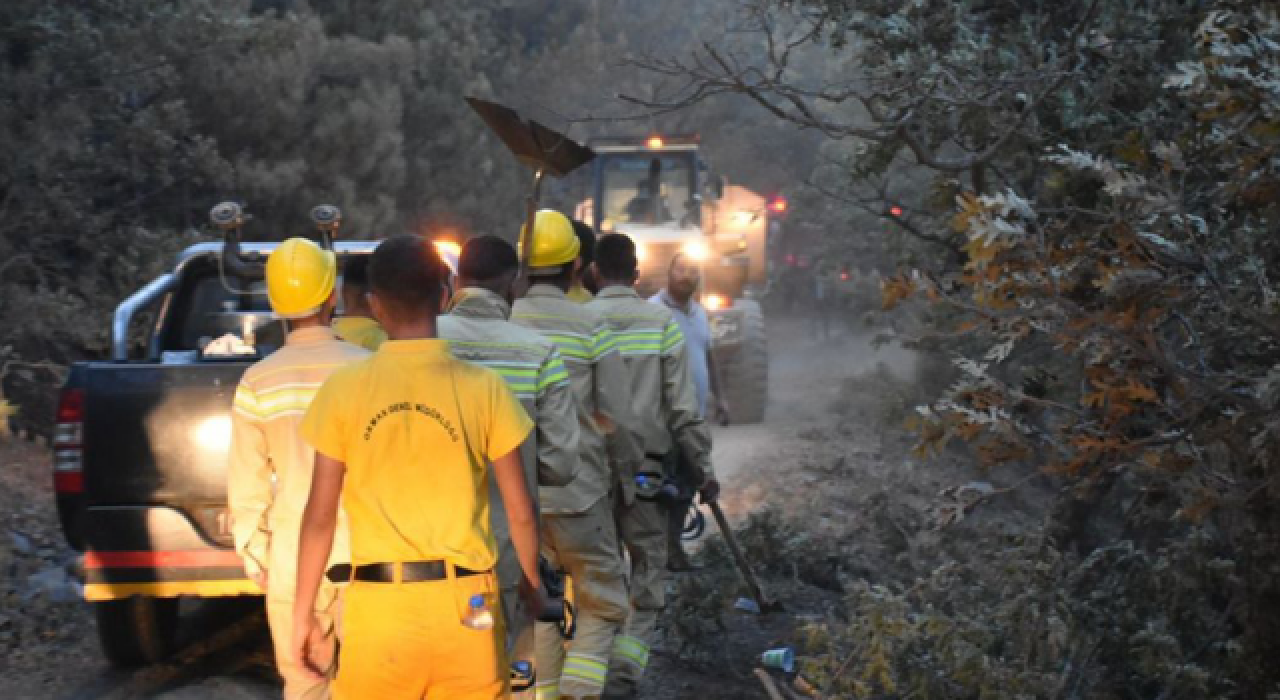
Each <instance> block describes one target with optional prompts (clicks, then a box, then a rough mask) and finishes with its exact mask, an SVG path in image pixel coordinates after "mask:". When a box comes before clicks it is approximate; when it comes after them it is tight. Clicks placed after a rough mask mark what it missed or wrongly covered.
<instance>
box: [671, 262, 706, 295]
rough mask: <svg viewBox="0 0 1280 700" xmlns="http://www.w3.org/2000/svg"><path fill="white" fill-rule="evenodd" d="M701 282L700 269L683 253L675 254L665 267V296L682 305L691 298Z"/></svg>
mask: <svg viewBox="0 0 1280 700" xmlns="http://www.w3.org/2000/svg"><path fill="white" fill-rule="evenodd" d="M701 281H702V268H700V267H699V266H698V263H697V262H696V261H695V260H693V258H690V257H689V256H688V255H685V254H684V253H676V254H675V256H674V257H672V258H671V265H670V266H669V267H667V294H668V295H670V296H671V298H672V299H674V300H676V301H678V302H680V303H681V304H684V303H686V302H688V301H689V300H690V299H692V298H693V295H694V293H696V292H697V291H698V283H699V282H701Z"/></svg>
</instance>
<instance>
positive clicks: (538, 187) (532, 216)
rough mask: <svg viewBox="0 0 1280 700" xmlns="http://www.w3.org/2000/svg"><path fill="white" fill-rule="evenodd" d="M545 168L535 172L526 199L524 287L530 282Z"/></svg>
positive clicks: (522, 240) (522, 243)
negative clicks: (531, 187)
mask: <svg viewBox="0 0 1280 700" xmlns="http://www.w3.org/2000/svg"><path fill="white" fill-rule="evenodd" d="M546 172H547V171H546V169H545V168H538V169H537V170H535V171H534V172H533V190H532V191H531V192H530V193H529V196H528V198H526V199H525V205H524V230H523V231H521V232H520V252H521V253H522V254H521V256H520V280H521V283H522V284H524V285H526V286H527V285H528V282H529V258H531V257H533V222H534V221H535V220H537V218H538V198H539V196H540V195H541V194H542V178H543V176H544V175H546Z"/></svg>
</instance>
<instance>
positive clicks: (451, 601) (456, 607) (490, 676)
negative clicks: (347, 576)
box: [334, 574, 510, 700]
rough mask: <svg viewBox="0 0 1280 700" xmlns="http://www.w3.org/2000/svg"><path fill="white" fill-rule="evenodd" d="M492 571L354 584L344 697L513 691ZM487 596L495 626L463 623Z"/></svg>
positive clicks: (433, 699) (346, 624) (452, 697)
mask: <svg viewBox="0 0 1280 700" xmlns="http://www.w3.org/2000/svg"><path fill="white" fill-rule="evenodd" d="M497 591H498V587H497V584H496V582H495V579H494V576H493V574H483V575H477V576H464V577H461V578H457V579H455V580H452V581H450V580H442V581H425V582H420V583H363V582H359V581H357V582H354V583H352V584H351V585H350V586H349V587H348V588H347V594H346V599H345V601H344V606H343V608H344V613H343V624H342V631H343V634H342V651H341V655H340V658H339V660H338V678H337V681H336V682H335V683H334V697H335V698H337V700H423V699H424V698H425V699H426V700H481V699H483V700H491V699H494V698H505V697H506V696H507V683H508V680H509V678H510V670H509V669H508V667H507V660H506V654H505V650H504V646H505V643H504V634H505V633H504V631H503V623H502V615H501V607H500V606H498V604H497V603H498V596H497ZM476 593H482V594H484V595H485V597H486V599H487V600H488V602H489V607H490V610H492V611H493V613H494V618H495V624H494V627H493V629H489V630H474V629H471V628H469V627H465V626H463V624H462V618H463V616H464V615H465V614H466V610H467V601H468V599H469V598H470V597H471V596H472V595H474V594H476Z"/></svg>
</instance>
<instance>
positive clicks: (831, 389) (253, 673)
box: [0, 318, 915, 700]
mask: <svg viewBox="0 0 1280 700" xmlns="http://www.w3.org/2000/svg"><path fill="white" fill-rule="evenodd" d="M770 350H771V365H770V406H769V410H768V417H767V419H766V421H765V422H764V423H762V424H760V425H751V426H731V427H728V428H717V429H716V431H715V454H714V458H715V463H716V466H717V471H718V474H719V476H720V479H721V481H722V483H723V484H724V489H725V496H724V503H725V507H726V510H727V511H728V512H729V514H730V517H731V518H734V519H741V518H742V517H743V516H745V515H746V514H747V513H749V512H754V511H756V510H759V509H760V508H761V507H763V506H766V505H769V499H770V494H769V492H770V489H769V487H768V484H769V483H770V482H773V483H778V482H777V480H782V481H786V480H788V479H791V478H792V476H793V475H794V476H795V478H806V479H809V478H812V476H811V475H808V476H806V475H805V474H803V473H802V472H803V470H802V469H800V468H799V465H800V463H801V462H803V461H804V460H805V459H806V457H805V455H807V454H810V453H811V449H810V448H811V447H812V444H813V443H814V441H821V440H825V439H826V438H825V437H824V436H827V435H832V434H836V433H837V432H838V431H839V430H840V426H839V425H838V424H839V423H840V421H841V420H844V419H845V418H847V416H844V415H842V414H839V413H833V412H832V410H831V408H832V406H833V405H838V404H839V402H840V401H841V400H842V391H843V390H844V387H845V381H844V380H845V379H847V378H849V377H853V376H856V375H859V374H862V373H865V372H867V371H869V370H872V369H874V368H875V367H876V365H877V364H880V363H883V364H884V365H886V366H887V367H888V368H889V370H890V371H892V372H893V373H894V374H896V375H898V376H900V377H902V378H910V376H911V375H912V374H913V372H914V370H915V360H914V358H913V357H912V356H911V355H910V353H908V352H905V351H902V350H900V349H894V348H881V349H879V350H876V349H874V348H872V346H871V335H870V334H852V333H850V332H849V331H848V330H845V331H844V332H843V333H840V334H837V335H836V336H834V337H832V338H830V339H827V340H819V339H818V338H816V337H815V335H814V334H813V333H812V329H811V328H810V327H809V325H808V324H807V323H806V322H805V321H804V320H801V319H794V318H792V319H771V320H770ZM860 435H861V434H860ZM857 439H858V440H863V439H864V437H860V438H857ZM848 448H849V449H854V450H857V449H862V448H861V447H858V446H857V445H851V446H848ZM840 449H841V450H844V449H845V447H840ZM0 479H3V481H0V486H2V487H3V489H2V492H0V499H3V500H2V501H0V517H4V518H6V519H4V520H0V523H3V527H4V529H7V530H8V532H4V533H0V546H3V547H5V549H3V550H0V555H4V556H0V576H6V577H7V578H0V586H3V587H0V592H3V593H4V594H5V598H4V600H5V602H6V603H5V606H4V607H3V608H2V609H0V697H3V698H32V699H35V698H67V699H69V700H116V699H119V698H164V699H166V700H206V699H209V700H212V699H213V698H219V699H221V698H239V699H258V698H271V697H277V696H278V692H279V691H278V687H277V686H276V685H275V683H276V681H275V680H274V674H273V672H272V666H271V651H270V640H269V638H268V637H267V634H266V631H265V625H264V623H263V620H262V616H261V614H260V612H258V611H257V610H256V609H255V608H256V605H255V604H254V602H253V601H242V602H241V603H240V604H238V605H237V604H236V602H234V601H232V602H230V603H217V604H212V605H210V604H201V605H191V606H188V608H186V609H184V615H186V616H187V617H188V618H189V619H190V620H192V625H191V630H192V631H191V632H190V634H189V635H188V637H189V640H188V644H187V646H186V648H184V649H183V650H182V651H181V652H179V653H178V654H177V655H176V656H175V657H174V658H173V659H171V660H170V661H168V662H166V663H164V664H160V665H157V666H153V667H151V668H147V669H142V670H137V671H118V670H113V669H111V668H110V667H108V666H107V664H106V663H105V662H104V661H103V660H102V658H101V656H100V654H99V652H98V649H97V640H96V633H95V630H94V626H93V621H92V615H91V612H90V610H89V609H88V606H87V605H86V604H84V603H82V602H74V601H70V602H54V601H52V600H49V599H48V596H46V595H45V594H43V593H40V592H33V591H32V590H31V587H30V585H29V581H30V579H31V577H32V576H33V575H35V574H40V573H41V572H42V571H45V570H47V569H49V568H50V567H58V566H62V565H63V564H64V562H65V560H66V559H67V558H69V557H71V556H72V553H71V552H70V551H69V550H67V549H66V547H65V545H63V544H62V543H61V539H60V537H61V536H60V534H59V532H58V530H57V523H56V516H55V515H54V512H53V505H52V498H51V495H50V494H49V492H48V479H49V476H48V457H47V453H46V452H45V451H44V450H43V449H40V448H38V447H36V446H33V445H27V444H18V445H13V444H10V445H7V446H0ZM704 539H705V538H704ZM6 540H8V541H6ZM19 541H21V542H24V543H26V546H24V547H23V548H22V549H23V551H21V552H17V551H11V550H13V549H14V548H13V547H12V546H11V545H12V543H13V542H19ZM678 583H679V582H674V583H673V590H674V589H675V587H676V586H677V584H678ZM721 597H723V595H721ZM246 602H247V603H248V605H246V604H245V603H246ZM722 602H723V601H722ZM730 602H731V601H730ZM722 607H723V606H722ZM783 622H785V620H774V621H773V622H772V623H761V624H759V625H756V626H753V627H752V631H750V632H749V633H747V634H745V635H744V637H743V639H744V641H743V644H745V645H748V646H749V645H751V644H757V643H763V642H757V641H755V638H756V637H759V638H760V639H764V638H767V637H768V636H769V635H771V634H772V635H778V634H782V631H781V630H782V627H779V626H778V625H780V624H782V623H783ZM771 625H772V626H771ZM753 635H755V636H754V637H753ZM676 657H677V654H676V652H675V650H674V648H665V649H664V648H661V647H660V648H659V649H658V650H657V652H656V658H657V660H656V661H655V664H654V675H655V676H658V677H657V678H655V679H654V681H653V682H649V683H646V686H645V688H644V691H645V692H644V695H643V697H664V698H669V697H692V696H703V697H707V696H706V694H705V692H703V691H704V690H705V689H707V688H709V687H712V686H717V685H719V684H720V683H721V680H720V679H719V678H717V676H716V672H714V671H712V672H709V671H708V670H707V669H706V668H705V667H702V666H696V665H695V666H689V665H687V664H683V663H682V662H680V661H679V660H678V659H676ZM739 665H740V664H739ZM744 672H745V673H749V668H737V669H735V673H737V675H738V677H739V678H741V677H742V675H743V673H744ZM737 687H739V688H745V687H747V686H745V685H741V681H740V685H739V686H737ZM724 692H727V693H728V694H727V695H723V696H722V697H741V693H742V692H743V691H742V690H740V689H739V690H734V689H731V688H728V687H725V688H724ZM716 697H721V696H716Z"/></svg>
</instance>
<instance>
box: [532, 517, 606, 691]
mask: <svg viewBox="0 0 1280 700" xmlns="http://www.w3.org/2000/svg"><path fill="white" fill-rule="evenodd" d="M611 510H612V509H611V508H610V504H609V499H608V498H601V499H600V500H599V501H597V502H596V503H595V504H594V505H592V506H591V507H590V508H589V509H587V511H586V512H585V513H581V514H578V515H543V516H542V546H543V556H545V557H546V558H547V559H548V560H549V561H550V562H551V564H552V566H555V567H557V568H560V569H563V570H564V571H565V572H566V573H567V574H568V575H569V579H570V580H569V585H570V586H571V587H572V591H571V595H572V597H573V601H574V605H575V606H576V611H575V612H576V613H577V631H576V632H575V633H574V637H573V639H572V640H569V641H567V642H566V640H565V639H564V638H563V637H562V636H561V634H560V630H559V628H558V627H557V626H556V625H553V624H547V623H542V622H540V623H538V624H537V632H536V634H535V638H536V639H535V641H536V645H537V661H538V663H537V674H538V679H537V697H538V700H555V698H595V697H598V696H599V695H600V694H601V693H602V692H603V690H604V682H605V676H606V674H607V673H608V670H609V655H610V653H611V650H612V648H613V638H614V636H615V635H616V634H617V633H618V630H619V629H620V628H621V626H622V623H623V622H624V621H625V620H626V619H627V610H628V606H627V588H626V581H625V580H624V578H623V574H622V557H621V552H620V551H619V549H618V535H617V530H616V529H615V526H614V521H613V514H612V513H611V512H610V511H611Z"/></svg>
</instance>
